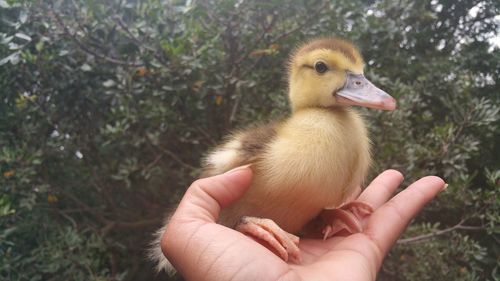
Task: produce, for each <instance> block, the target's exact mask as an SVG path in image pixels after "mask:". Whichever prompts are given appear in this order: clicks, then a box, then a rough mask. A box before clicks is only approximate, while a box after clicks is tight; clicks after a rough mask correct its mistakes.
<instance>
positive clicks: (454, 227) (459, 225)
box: [397, 220, 486, 244]
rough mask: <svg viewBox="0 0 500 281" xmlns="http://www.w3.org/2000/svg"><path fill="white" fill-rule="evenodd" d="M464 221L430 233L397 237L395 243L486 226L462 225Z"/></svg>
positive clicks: (409, 242) (405, 242)
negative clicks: (403, 237)
mask: <svg viewBox="0 0 500 281" xmlns="http://www.w3.org/2000/svg"><path fill="white" fill-rule="evenodd" d="M464 222H465V220H461V221H460V222H459V223H457V224H456V225H454V226H452V227H449V228H445V229H442V230H438V231H435V232H431V233H427V234H423V235H418V236H414V237H410V238H405V239H399V240H398V241H397V244H411V243H418V242H422V241H424V240H428V239H430V238H432V237H436V236H439V235H443V234H446V233H448V232H452V231H454V230H459V229H462V230H484V229H486V227H484V226H469V225H463V223H464Z"/></svg>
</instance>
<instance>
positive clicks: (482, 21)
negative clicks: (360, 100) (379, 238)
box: [0, 0, 500, 280]
mask: <svg viewBox="0 0 500 281" xmlns="http://www.w3.org/2000/svg"><path fill="white" fill-rule="evenodd" d="M499 13H500V4H499V2H498V1H493V0H459V1H451V0H432V1H428V0H427V1H416V0H397V1H396V0H371V1H361V0H354V1H352V0H332V1H285V0H273V1H260V0H259V1H244V0H238V1H237V0H219V1H215V0H208V1H174V0H171V1H167V0H164V1H159V0H145V1H135V0H125V1H118V0H116V1H104V0H86V1H84V0H73V1H64V0H55V1H22V0H0V18H1V22H0V89H2V92H1V95H0V98H1V100H0V171H1V174H0V186H1V189H2V192H1V193H0V259H1V261H0V279H2V280H152V279H154V278H158V279H161V278H163V279H165V278H166V277H165V276H156V277H155V275H154V273H153V271H152V266H151V265H150V264H148V262H147V261H145V259H144V253H145V248H146V246H147V243H148V241H149V240H150V238H151V236H150V233H151V232H152V231H153V230H154V229H155V228H157V227H158V226H159V225H160V223H161V218H162V216H163V214H164V212H165V210H166V208H167V206H168V205H170V204H173V203H174V202H176V201H177V200H178V199H179V197H180V196H181V195H182V193H183V191H184V189H185V187H186V186H188V185H189V183H190V182H191V181H193V179H195V178H196V175H197V174H198V172H199V169H198V167H199V159H200V158H201V157H202V155H203V154H204V153H205V152H206V151H207V150H209V149H210V148H211V147H213V146H214V145H215V144H216V143H217V142H218V141H220V139H221V137H222V136H224V135H225V134H227V132H228V131H229V130H231V129H233V128H236V127H240V126H244V125H247V124H250V123H254V122H259V121H263V120H268V119H270V118H276V117H279V116H284V115H286V114H287V112H288V109H287V100H286V87H287V86H286V81H285V74H286V60H287V55H288V53H289V52H290V51H291V50H293V49H294V48H295V47H296V46H297V44H298V43H299V42H301V41H303V40H307V39H310V38H313V37H317V36H331V35H337V36H342V37H346V38H349V39H350V40H352V41H354V42H356V43H357V44H358V45H359V46H360V48H361V50H362V53H363V54H364V56H365V59H366V62H367V67H366V70H367V75H368V76H369V77H370V79H371V80H373V81H374V82H376V84H378V85H380V86H382V88H384V89H385V90H387V92H389V93H391V94H392V95H393V96H395V97H396V98H397V99H398V110H396V111H394V112H391V113H387V112H377V111H369V110H364V111H363V112H364V114H365V115H366V119H367V120H368V122H369V126H370V129H371V136H372V140H373V143H374V156H375V159H376V163H375V165H374V167H373V172H372V174H371V177H373V176H374V175H375V174H376V173H379V172H381V171H382V170H383V169H385V168H389V167H392V168H396V169H399V170H401V171H402V172H403V173H404V174H405V175H406V183H409V182H411V181H413V180H415V179H417V178H418V177H421V176H423V175H427V174H436V175H440V176H442V177H444V178H445V179H446V181H447V182H448V183H449V184H450V185H449V187H448V189H447V191H446V192H444V193H443V194H441V195H440V196H439V198H437V199H436V200H434V202H433V203H432V204H430V205H429V206H428V207H427V208H426V209H425V211H424V212H423V213H422V214H421V215H420V216H419V217H418V218H417V219H416V221H415V222H414V223H413V224H412V226H410V227H409V229H408V230H407V232H406V233H405V236H404V237H403V239H402V240H400V241H399V244H398V245H397V246H396V247H395V248H394V249H393V250H392V252H391V253H390V255H389V257H388V259H387V260H386V261H385V263H384V265H383V268H382V270H381V272H380V276H379V278H380V279H381V280H427V279H429V280H499V277H498V276H499V275H498V274H499V271H500V269H499V259H500V248H499V242H498V241H499V234H500V229H499V227H498V223H499V221H500V202H499V200H500V196H499V194H498V189H499V185H500V162H499V161H498V155H500V149H499V142H498V140H499V139H500V138H499V137H500V136H499V132H500V129H499V122H498V121H499V110H500V109H499V98H500V95H499V93H500V87H499V85H498V80H499V75H500V52H499V47H498V42H497V43H496V45H495V44H494V43H493V42H494V41H493V40H494V38H496V40H498V36H499V34H498V30H499V22H498V16H497V15H498V14H499Z"/></svg>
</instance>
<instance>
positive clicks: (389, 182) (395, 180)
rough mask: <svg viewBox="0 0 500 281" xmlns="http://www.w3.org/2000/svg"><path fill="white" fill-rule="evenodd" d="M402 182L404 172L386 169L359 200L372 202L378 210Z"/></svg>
mask: <svg viewBox="0 0 500 281" xmlns="http://www.w3.org/2000/svg"><path fill="white" fill-rule="evenodd" d="M401 182H403V174H401V173H400V172H398V171H396V170H386V171H384V172H383V173H381V174H380V175H378V176H377V177H376V178H375V179H374V180H373V181H372V182H371V183H370V185H368V187H367V188H366V189H365V190H364V191H363V193H361V195H360V196H359V198H358V200H359V201H363V202H366V203H368V204H370V205H371V206H372V207H373V209H375V210H376V209H377V208H378V207H380V206H382V205H383V204H384V203H385V202H387V200H389V198H391V197H392V194H393V193H394V191H396V189H397V188H398V186H399V185H400V184H401Z"/></svg>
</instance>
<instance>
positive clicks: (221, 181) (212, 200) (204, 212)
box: [172, 166, 252, 222]
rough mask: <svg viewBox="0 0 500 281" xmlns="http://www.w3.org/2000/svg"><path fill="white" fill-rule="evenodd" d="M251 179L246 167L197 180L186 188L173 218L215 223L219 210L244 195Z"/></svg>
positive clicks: (248, 169)
mask: <svg viewBox="0 0 500 281" xmlns="http://www.w3.org/2000/svg"><path fill="white" fill-rule="evenodd" d="M251 179H252V170H251V169H250V168H249V167H248V166H242V167H238V168H236V169H233V170H231V171H229V172H226V173H224V174H221V175H217V176H214V177H209V178H204V179H199V180H197V181H195V182H194V183H193V184H191V186H190V187H189V188H188V190H187V191H186V194H185V195H184V197H183V198H182V200H181V202H180V204H179V207H178V208H177V210H176V211H175V214H174V216H175V217H176V218H179V217H182V218H183V219H188V220H192V219H196V220H201V221H205V222H215V221H217V219H218V217H219V213H220V210H221V209H223V208H225V207H227V206H228V205H230V204H231V203H233V202H234V201H236V200H237V199H239V198H240V197H241V196H242V195H243V194H244V193H245V191H246V190H247V188H248V187H249V186H250V182H251ZM172 219H174V218H172Z"/></svg>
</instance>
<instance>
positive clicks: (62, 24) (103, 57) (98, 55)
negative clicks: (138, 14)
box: [50, 11, 144, 67]
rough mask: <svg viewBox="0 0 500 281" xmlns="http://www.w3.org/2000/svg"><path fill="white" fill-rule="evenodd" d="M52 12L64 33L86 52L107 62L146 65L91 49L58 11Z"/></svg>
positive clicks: (137, 65) (135, 65) (136, 65)
mask: <svg viewBox="0 0 500 281" xmlns="http://www.w3.org/2000/svg"><path fill="white" fill-rule="evenodd" d="M50 14H51V15H52V17H53V18H54V19H55V20H56V22H57V24H58V26H59V28H61V29H62V30H63V32H64V34H65V35H66V36H68V37H70V38H71V40H73V42H75V44H76V45H77V46H78V47H79V48H80V49H81V50H82V51H84V52H85V53H87V54H90V55H92V56H95V57H97V58H100V59H102V60H105V61H107V62H110V63H113V64H118V65H125V66H133V67H140V66H143V65H144V64H143V63H135V62H127V61H123V60H119V59H116V58H113V57H109V56H106V55H103V54H99V53H97V52H96V51H94V50H91V49H90V48H88V47H87V46H86V45H85V44H83V43H82V42H81V41H80V40H78V38H77V37H76V35H75V34H73V33H71V32H70V31H69V30H68V28H67V27H66V26H65V25H64V22H63V21H62V20H61V18H60V17H59V16H58V15H57V14H56V13H54V12H53V11H50Z"/></svg>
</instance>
